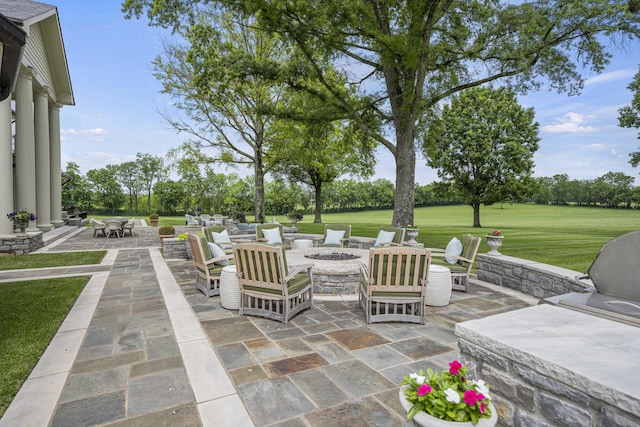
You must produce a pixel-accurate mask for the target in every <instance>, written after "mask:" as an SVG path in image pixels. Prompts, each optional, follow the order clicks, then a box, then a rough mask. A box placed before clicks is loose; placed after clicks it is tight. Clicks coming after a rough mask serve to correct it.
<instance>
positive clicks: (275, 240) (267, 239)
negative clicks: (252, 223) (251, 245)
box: [256, 223, 293, 250]
mask: <svg viewBox="0 0 640 427" xmlns="http://www.w3.org/2000/svg"><path fill="white" fill-rule="evenodd" d="M276 229H277V230H278V231H275V230H276ZM291 240H293V239H291V238H286V237H284V232H283V230H282V224H274V223H265V224H258V225H257V226H256V241H257V242H263V243H267V244H269V245H275V246H282V247H283V248H284V249H285V250H288V249H291Z"/></svg>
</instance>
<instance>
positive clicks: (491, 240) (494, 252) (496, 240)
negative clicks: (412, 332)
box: [487, 236, 504, 256]
mask: <svg viewBox="0 0 640 427" xmlns="http://www.w3.org/2000/svg"><path fill="white" fill-rule="evenodd" d="M503 238H504V236H487V245H489V247H490V248H491V250H490V251H489V252H487V255H491V256H502V254H501V253H500V252H498V248H499V247H500V246H502V239H503Z"/></svg>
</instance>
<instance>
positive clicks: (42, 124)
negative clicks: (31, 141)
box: [33, 87, 53, 231]
mask: <svg viewBox="0 0 640 427" xmlns="http://www.w3.org/2000/svg"><path fill="white" fill-rule="evenodd" d="M33 112H34V114H33V115H34V119H35V120H34V125H35V132H34V133H35V138H36V170H35V171H36V209H37V212H36V215H37V217H38V220H37V224H38V229H40V230H42V231H49V230H51V229H53V225H52V224H51V181H50V180H51V172H50V171H51V168H50V164H49V92H48V91H47V88H46V87H44V88H42V90H39V91H38V92H36V94H35V97H34V105H33Z"/></svg>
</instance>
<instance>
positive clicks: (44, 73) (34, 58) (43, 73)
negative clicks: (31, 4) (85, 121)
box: [22, 23, 56, 97]
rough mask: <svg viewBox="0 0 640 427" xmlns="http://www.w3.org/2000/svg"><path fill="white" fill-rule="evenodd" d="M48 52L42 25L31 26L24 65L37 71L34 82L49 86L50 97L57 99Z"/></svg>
mask: <svg viewBox="0 0 640 427" xmlns="http://www.w3.org/2000/svg"><path fill="white" fill-rule="evenodd" d="M46 52H47V48H46V46H45V42H44V38H43V37H42V30H41V26H40V23H38V24H35V25H31V26H30V27H29V29H28V32H27V44H26V46H25V49H24V56H23V60H22V63H23V64H24V65H26V66H29V67H31V68H33V70H34V71H35V76H34V81H36V82H38V84H39V85H40V86H47V87H48V88H49V96H51V97H55V93H56V90H55V84H54V80H53V76H52V74H51V67H50V62H49V58H48V57H47V53H46Z"/></svg>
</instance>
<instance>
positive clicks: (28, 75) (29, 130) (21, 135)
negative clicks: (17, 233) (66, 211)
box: [14, 69, 38, 231]
mask: <svg viewBox="0 0 640 427" xmlns="http://www.w3.org/2000/svg"><path fill="white" fill-rule="evenodd" d="M32 80H33V72H32V71H31V69H22V70H20V74H18V82H17V84H16V96H15V98H16V182H15V187H16V193H17V199H16V206H14V209H15V210H16V211H18V210H22V209H26V210H27V211H29V212H33V213H36V176H35V169H36V146H35V135H34V129H33V85H32ZM36 215H37V214H36ZM27 231H38V228H37V227H36V226H35V224H34V223H33V222H32V223H30V224H29V228H27Z"/></svg>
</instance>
